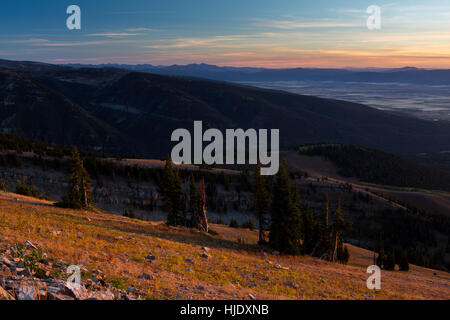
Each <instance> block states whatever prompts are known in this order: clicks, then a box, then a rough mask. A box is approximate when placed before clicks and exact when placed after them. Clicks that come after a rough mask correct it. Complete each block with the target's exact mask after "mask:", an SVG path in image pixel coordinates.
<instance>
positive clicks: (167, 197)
mask: <svg viewBox="0 0 450 320" xmlns="http://www.w3.org/2000/svg"><path fill="white" fill-rule="evenodd" d="M161 193H162V195H163V199H164V203H165V207H166V211H167V224H168V225H171V226H177V225H185V224H186V221H185V219H184V218H183V212H182V211H183V210H182V196H183V189H182V186H181V180H180V177H179V175H178V171H176V170H174V168H173V163H172V160H171V159H170V157H169V158H167V160H166V165H165V166H164V171H163V181H162V187H161Z"/></svg>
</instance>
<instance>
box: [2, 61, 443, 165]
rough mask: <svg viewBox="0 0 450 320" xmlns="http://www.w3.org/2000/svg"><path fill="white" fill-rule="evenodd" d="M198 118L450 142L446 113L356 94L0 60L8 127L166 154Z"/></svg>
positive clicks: (322, 134) (294, 137)
mask: <svg viewBox="0 0 450 320" xmlns="http://www.w3.org/2000/svg"><path fill="white" fill-rule="evenodd" d="M205 68H206V67H205ZM220 70H222V69H220ZM227 72H229V71H227ZM258 72H260V71H258ZM264 72H269V71H268V70H264ZM342 72H349V71H345V70H344V71H342ZM250 73H251V71H248V74H250ZM380 74H384V73H380ZM194 120H202V121H203V123H204V126H205V127H209V128H219V129H226V128H244V129H247V128H268V129H271V128H279V129H280V133H281V141H280V142H281V146H282V147H285V148H287V147H293V146H296V145H300V144H305V143H317V142H338V143H347V144H355V145H361V146H366V147H373V148H378V149H381V150H384V151H388V152H393V153H397V154H415V153H430V152H440V151H443V150H450V123H449V122H446V121H439V122H431V121H425V120H420V119H415V118H410V117H407V116H401V115H397V114H391V113H387V112H383V111H379V110H376V109H374V108H370V107H367V106H364V105H361V104H357V103H350V102H346V101H339V100H331V99H321V98H316V97H311V96H302V95H297V94H291V93H286V92H283V91H274V90H266V89H259V88H253V87H248V86H243V85H237V84H230V83H225V82H219V81H212V80H204V79H195V78H184V77H174V76H167V75H157V74H149V73H143V72H135V71H129V70H124V69H119V68H111V67H108V68H107V67H104V68H78V67H74V66H70V67H68V66H55V65H50V64H42V63H34V62H12V61H6V60H0V130H2V131H4V132H9V133H15V134H19V135H22V136H26V137H30V138H33V139H38V140H42V141H44V142H48V143H51V144H65V145H71V144H76V145H79V146H80V147H83V148H86V149H95V150H104V151H105V152H107V153H110V154H119V153H126V154H134V155H136V156H146V157H163V156H165V155H167V154H169V152H170V149H171V146H172V144H171V143H170V136H171V133H172V131H173V130H174V129H177V128H187V129H191V128H192V126H193V121H194Z"/></svg>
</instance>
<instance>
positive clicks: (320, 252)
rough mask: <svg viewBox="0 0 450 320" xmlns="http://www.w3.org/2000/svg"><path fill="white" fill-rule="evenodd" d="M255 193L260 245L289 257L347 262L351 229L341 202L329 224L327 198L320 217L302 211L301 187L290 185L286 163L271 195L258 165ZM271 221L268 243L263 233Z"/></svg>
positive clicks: (277, 177) (310, 212)
mask: <svg viewBox="0 0 450 320" xmlns="http://www.w3.org/2000/svg"><path fill="white" fill-rule="evenodd" d="M253 194H254V202H255V204H254V207H255V213H256V215H257V217H258V221H259V240H260V243H268V244H269V245H270V246H271V247H272V248H273V249H275V250H277V251H279V252H283V253H286V254H294V255H299V254H309V255H312V256H316V257H320V258H322V259H327V260H329V261H338V262H341V263H346V262H347V261H348V259H349V257H350V255H349V251H348V249H347V247H345V246H344V245H343V241H342V233H343V232H344V231H346V230H348V229H349V228H350V224H349V223H348V222H347V221H346V220H344V218H343V216H342V208H341V205H340V203H339V205H338V207H337V209H336V211H335V212H334V215H333V219H332V220H333V223H332V224H331V223H329V220H330V217H329V201H328V198H326V199H325V201H324V205H323V210H322V212H321V214H319V215H317V216H316V215H315V214H314V213H313V212H312V210H311V208H309V207H308V206H307V207H306V208H301V207H300V199H299V192H298V187H297V185H295V186H292V185H291V180H290V177H289V174H288V171H287V168H286V164H285V163H284V164H282V166H281V167H280V170H279V172H278V174H277V176H276V178H275V181H274V183H273V187H272V188H271V190H270V192H269V186H268V183H267V180H266V178H265V177H262V176H261V173H260V167H259V166H258V168H257V170H256V172H255V177H254V186H253ZM269 194H271V195H272V197H271V198H270V197H269V196H268V195H269ZM269 216H270V217H269ZM269 218H270V224H269V227H268V229H269V240H268V242H267V241H266V239H265V231H264V230H265V229H266V227H267V224H268V220H269Z"/></svg>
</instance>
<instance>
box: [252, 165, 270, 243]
mask: <svg viewBox="0 0 450 320" xmlns="http://www.w3.org/2000/svg"><path fill="white" fill-rule="evenodd" d="M253 201H254V206H255V214H256V217H257V219H258V224H259V243H260V244H263V243H265V242H266V239H265V236H264V229H265V226H266V215H267V212H268V206H269V195H268V192H267V181H266V178H265V177H264V176H262V175H261V165H260V164H258V166H257V167H256V171H255V177H254V185H253Z"/></svg>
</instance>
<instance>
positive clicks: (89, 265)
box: [0, 192, 450, 299]
mask: <svg viewBox="0 0 450 320" xmlns="http://www.w3.org/2000/svg"><path fill="white" fill-rule="evenodd" d="M211 229H212V230H214V231H216V233H217V235H211V234H204V233H200V232H197V231H194V230H189V229H184V228H172V227H167V226H166V225H165V224H163V223H155V222H146V221H140V220H133V219H129V218H124V217H120V216H116V215H113V214H110V213H104V212H88V211H75V210H66V209H60V208H56V207H54V206H52V203H51V202H48V201H40V200H36V199H33V198H28V197H23V196H18V195H16V194H11V193H4V192H0V248H2V247H4V246H11V245H13V244H15V243H19V244H24V243H25V242H26V241H27V240H28V241H30V242H32V243H34V244H35V245H37V246H38V248H40V249H42V250H44V251H45V252H46V253H47V255H48V256H49V257H51V258H52V259H55V260H62V261H65V262H66V263H67V264H75V265H81V266H83V268H82V270H84V271H83V274H82V276H83V282H85V281H87V280H88V279H91V278H92V277H95V276H98V275H102V277H103V278H104V279H105V281H106V282H108V283H110V285H111V286H113V287H117V288H119V289H124V290H127V291H130V292H132V293H133V294H135V295H140V296H141V297H143V298H147V299H449V298H450V274H449V273H446V272H443V271H435V270H430V269H425V268H420V267H416V266H411V271H409V272H400V271H383V272H382V290H379V291H371V290H368V289H367V288H366V279H367V277H368V276H369V275H368V274H366V268H367V266H369V265H371V264H373V262H372V260H373V253H372V252H370V251H367V250H363V249H360V248H357V247H354V246H350V245H349V249H350V253H351V260H350V263H349V265H340V264H333V263H328V262H326V261H322V260H319V259H316V258H311V257H307V256H305V257H293V256H280V255H276V254H272V253H263V250H262V248H261V247H258V246H257V245H256V244H255V242H256V240H257V233H256V231H250V230H245V229H231V228H229V227H226V226H223V225H211ZM204 247H207V248H204ZM204 253H206V255H204ZM0 254H1V252H0ZM205 256H207V257H205ZM0 273H1V271H0Z"/></svg>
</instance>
